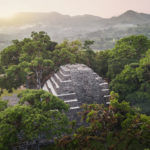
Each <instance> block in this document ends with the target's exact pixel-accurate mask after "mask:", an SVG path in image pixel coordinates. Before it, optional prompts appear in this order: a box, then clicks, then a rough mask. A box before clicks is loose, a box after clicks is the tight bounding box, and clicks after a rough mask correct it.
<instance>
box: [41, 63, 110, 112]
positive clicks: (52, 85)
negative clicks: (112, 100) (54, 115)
mask: <svg viewBox="0 0 150 150" xmlns="http://www.w3.org/2000/svg"><path fill="white" fill-rule="evenodd" d="M43 90H45V91H48V92H51V93H52V94H53V95H55V96H57V97H59V98H60V99H62V100H64V102H65V103H67V104H69V105H70V110H72V111H73V110H74V111H75V110H76V111H77V110H78V109H79V108H80V106H81V105H82V104H83V103H87V104H92V103H103V104H109V96H110V95H109V89H108V83H107V82H106V81H104V80H103V79H102V78H101V77H100V76H98V74H96V73H95V72H93V70H92V69H90V68H89V67H87V66H86V65H83V64H74V65H70V64H68V65H65V66H61V67H60V69H59V71H58V72H57V73H55V74H54V75H53V76H51V78H50V79H49V80H47V82H46V83H45V84H44V86H43Z"/></svg>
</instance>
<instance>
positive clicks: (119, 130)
mask: <svg viewBox="0 0 150 150" xmlns="http://www.w3.org/2000/svg"><path fill="white" fill-rule="evenodd" d="M111 99H112V100H111V104H110V106H109V107H104V106H103V105H99V104H92V105H83V112H82V113H81V115H82V116H83V120H85V121H86V122H87V123H88V125H87V126H86V127H85V126H84V127H80V128H79V129H77V131H76V132H75V134H74V135H73V136H65V137H64V138H62V139H61V140H60V141H59V142H58V145H59V146H60V149H61V148H62V149H70V150H73V149H76V150H79V149H86V150H91V149H94V150H106V149H107V150H126V149H128V150H133V149H136V150H141V149H145V148H150V143H149V141H150V135H149V129H150V117H149V116H146V115H142V114H139V113H138V112H137V111H136V110H134V109H133V108H131V107H130V106H129V103H127V102H125V101H123V102H122V103H119V102H118V94H116V93H114V92H112V93H111Z"/></svg>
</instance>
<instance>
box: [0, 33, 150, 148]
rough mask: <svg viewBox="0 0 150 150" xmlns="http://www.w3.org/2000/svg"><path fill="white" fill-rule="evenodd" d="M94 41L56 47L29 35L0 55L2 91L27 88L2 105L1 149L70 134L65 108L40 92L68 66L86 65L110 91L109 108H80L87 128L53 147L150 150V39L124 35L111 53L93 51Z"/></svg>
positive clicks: (45, 37)
mask: <svg viewBox="0 0 150 150" xmlns="http://www.w3.org/2000/svg"><path fill="white" fill-rule="evenodd" d="M93 43H94V41H85V42H84V44H82V43H81V42H80V41H72V42H69V41H67V40H65V41H63V42H62V43H60V44H57V43H56V42H54V41H51V39H50V37H49V36H48V35H47V34H46V33H45V32H39V33H37V32H32V34H31V37H30V38H25V39H23V40H21V41H18V40H14V41H13V44H12V45H10V46H9V47H7V48H5V49H4V50H3V51H2V52H1V53H0V88H1V93H2V92H3V91H4V90H8V91H9V92H11V91H12V89H13V88H14V89H17V88H19V87H20V86H21V85H24V86H25V87H26V88H28V90H25V91H23V92H21V93H20V94H19V97H20V101H19V104H18V105H16V106H10V107H8V105H7V102H6V101H2V100H1V101H0V149H4V150H5V149H11V148H12V147H14V146H18V145H19V144H20V143H21V142H26V141H30V142H33V141H34V140H36V141H39V139H40V138H42V139H46V140H50V139H51V140H52V139H53V137H56V136H57V137H58V136H61V135H64V133H66V132H67V133H68V132H70V131H71V126H70V125H69V122H68V119H67V117H66V116H65V114H64V112H65V111H67V109H68V106H67V105H65V104H64V103H63V102H62V101H61V100H59V99H58V98H56V97H54V96H52V95H51V94H49V93H47V92H44V91H42V90H40V89H41V87H42V86H43V84H44V82H45V81H46V80H47V79H48V78H49V77H50V75H51V74H53V73H54V72H55V71H57V70H58V68H59V67H60V66H61V65H65V64H68V63H71V64H74V63H83V64H86V65H88V66H89V67H91V68H92V69H93V70H94V71H95V72H97V73H98V74H99V75H100V76H102V77H103V78H105V79H106V80H107V81H108V82H109V83H110V84H109V85H110V89H111V90H112V91H114V92H112V93H111V105H110V107H109V108H108V107H104V106H103V105H98V104H94V105H84V106H83V112H81V116H83V121H86V122H88V125H87V126H86V127H84V126H83V127H80V128H79V129H75V130H74V131H73V133H74V134H73V133H72V134H71V135H70V136H65V137H63V138H61V139H60V140H57V142H56V143H57V144H54V145H51V146H54V147H55V148H54V147H53V148H51V149H68V150H74V149H76V150H80V149H83V150H84V149H85V150H91V149H94V150H97V149H98V150H105V149H107V150H127V149H128V150H130V149H131V150H133V149H137V150H144V149H145V148H150V145H149V143H150V117H149V116H148V115H150V40H149V39H148V38H147V37H145V36H143V35H138V36H130V37H125V38H123V39H121V40H119V41H118V42H116V44H115V47H114V48H113V49H110V50H105V51H99V52H94V51H93V50H92V48H91V46H92V44H93ZM29 89H30V90H29ZM33 89H34V90H33ZM35 89H36V90H35ZM116 93H118V94H116ZM43 149H50V147H48V148H46V147H45V148H43Z"/></svg>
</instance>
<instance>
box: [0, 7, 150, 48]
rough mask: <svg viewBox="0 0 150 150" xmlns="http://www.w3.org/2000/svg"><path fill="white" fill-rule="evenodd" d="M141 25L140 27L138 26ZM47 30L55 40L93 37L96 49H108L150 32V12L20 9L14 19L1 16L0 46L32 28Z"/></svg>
mask: <svg viewBox="0 0 150 150" xmlns="http://www.w3.org/2000/svg"><path fill="white" fill-rule="evenodd" d="M139 28H140V29H139ZM41 30H42V31H46V32H47V33H48V34H49V35H50V37H51V38H52V40H55V41H57V42H61V41H62V40H64V39H69V40H74V39H80V40H81V41H84V40H87V39H89V40H94V41H95V45H94V46H93V48H94V49H108V48H112V47H113V46H114V43H115V41H116V40H118V39H120V38H122V37H124V36H127V35H131V34H141V33H142V34H145V35H146V36H149V33H150V15H149V14H143V13H137V12H134V11H131V10H129V11H127V12H125V13H124V14H121V15H120V16H116V17H112V18H108V19H106V18H101V17H98V16H93V15H78V16H69V15H62V14H59V13H57V12H51V13H30V12H22V13H17V14H16V15H15V16H14V17H13V18H11V19H7V20H6V19H0V49H3V48H4V47H6V46H8V45H9V44H10V42H11V40H14V39H23V38H24V37H28V36H29V35H30V33H31V32H32V31H41Z"/></svg>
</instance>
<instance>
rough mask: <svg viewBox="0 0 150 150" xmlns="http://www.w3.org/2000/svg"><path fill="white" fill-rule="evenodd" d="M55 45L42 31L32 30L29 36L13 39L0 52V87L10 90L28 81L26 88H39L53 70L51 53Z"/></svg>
mask: <svg viewBox="0 0 150 150" xmlns="http://www.w3.org/2000/svg"><path fill="white" fill-rule="evenodd" d="M56 45H57V43H56V42H53V41H51V40H50V37H49V36H48V35H47V34H46V33H45V32H43V31H41V32H39V33H37V32H32V34H31V38H25V39H24V40H22V41H18V40H15V41H13V44H12V45H11V46H9V47H7V48H6V49H4V50H3V51H2V52H1V54H0V56H1V59H0V66H1V70H0V73H1V76H0V87H1V88H2V89H7V90H9V91H11V89H12V88H18V87H19V86H20V85H23V84H26V83H28V85H27V86H28V88H31V87H32V88H37V89H40V88H41V87H42V83H43V81H44V79H45V78H46V77H47V76H49V74H50V73H51V72H52V71H53V70H54V63H53V61H52V60H51V53H52V51H53V50H54V49H55V46H56ZM4 82H5V83H6V84H4ZM30 82H31V83H32V84H29V83H30ZM30 86H31V87H30Z"/></svg>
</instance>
